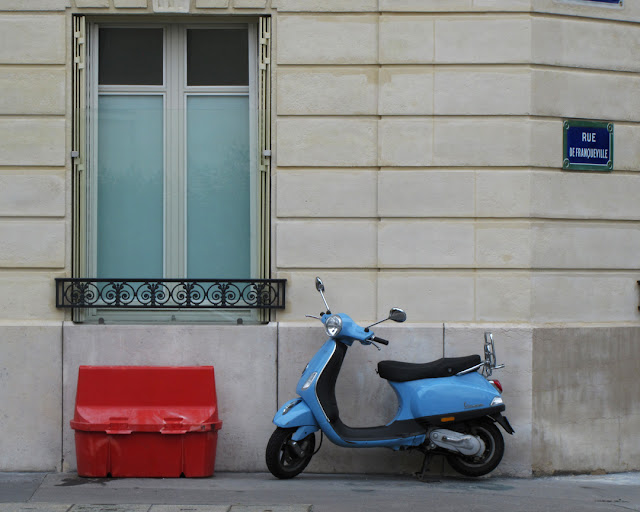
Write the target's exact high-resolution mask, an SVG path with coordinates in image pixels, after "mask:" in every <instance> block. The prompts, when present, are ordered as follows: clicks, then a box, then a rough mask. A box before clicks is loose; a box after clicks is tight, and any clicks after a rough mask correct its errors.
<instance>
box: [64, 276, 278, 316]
mask: <svg viewBox="0 0 640 512" xmlns="http://www.w3.org/2000/svg"><path fill="white" fill-rule="evenodd" d="M286 281H287V280H286V279H84V278H56V307H57V308H99V309H103V308H111V309H114V308H124V309H247V308H252V309H283V308H284V306H285V283H286Z"/></svg>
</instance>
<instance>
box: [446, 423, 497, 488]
mask: <svg viewBox="0 0 640 512" xmlns="http://www.w3.org/2000/svg"><path fill="white" fill-rule="evenodd" d="M464 433H465V434H471V435H473V436H478V437H479V438H480V439H482V441H483V443H484V446H485V448H484V451H483V452H482V453H481V454H480V455H478V456H466V455H462V454H459V453H458V454H453V453H452V454H449V455H447V462H448V463H449V465H450V466H451V467H452V468H453V469H455V470H456V471H457V472H458V473H461V474H463V475H465V476H482V475H486V474H487V473H490V472H491V471H493V470H494V469H495V468H496V467H498V464H500V461H501V460H502V456H503V455H504V439H503V438H502V434H501V433H500V430H498V427H496V426H495V424H494V423H493V422H491V421H489V420H480V421H476V422H473V423H470V424H468V426H467V428H465V429H464Z"/></svg>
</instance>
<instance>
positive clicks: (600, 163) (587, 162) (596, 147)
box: [562, 119, 613, 171]
mask: <svg viewBox="0 0 640 512" xmlns="http://www.w3.org/2000/svg"><path fill="white" fill-rule="evenodd" d="M562 132H563V135H564V137H563V156H562V168H563V169H572V170H578V171H611V170H612V169H613V123H608V122H606V121H583V120H576V119H572V120H567V121H565V122H564V125H563V130H562Z"/></svg>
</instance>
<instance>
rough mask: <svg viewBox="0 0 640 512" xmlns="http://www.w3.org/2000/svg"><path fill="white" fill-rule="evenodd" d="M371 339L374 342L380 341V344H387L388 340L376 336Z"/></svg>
mask: <svg viewBox="0 0 640 512" xmlns="http://www.w3.org/2000/svg"><path fill="white" fill-rule="evenodd" d="M371 341H373V342H374V343H380V345H388V344H389V341H388V340H385V339H383V338H378V337H377V336H374V337H372V338H371Z"/></svg>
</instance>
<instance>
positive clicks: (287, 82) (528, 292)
mask: <svg viewBox="0 0 640 512" xmlns="http://www.w3.org/2000/svg"><path fill="white" fill-rule="evenodd" d="M374 4H375V2H342V3H341V5H342V8H341V9H340V11H343V12H336V11H337V10H338V9H336V8H335V7H334V6H327V5H325V4H324V3H321V2H310V1H309V2H294V1H281V2H279V3H278V17H277V20H276V21H277V25H276V29H275V33H276V43H277V47H276V52H275V55H276V73H275V79H276V88H275V91H276V97H275V111H276V113H277V116H276V122H277V133H276V137H275V142H276V163H277V171H276V173H275V188H276V194H275V198H276V201H275V215H276V219H275V229H274V231H275V237H274V240H275V248H274V254H275V264H276V267H277V270H278V274H279V276H281V277H287V278H288V279H289V290H290V291H291V294H290V295H289V296H290V298H291V301H290V303H289V304H288V307H287V309H286V311H285V312H284V313H281V314H280V315H279V319H280V320H283V321H294V320H298V319H301V318H302V317H303V315H304V313H306V312H307V311H304V310H303V308H305V307H308V306H307V303H306V301H299V300H298V298H299V297H300V296H301V295H302V294H303V293H304V292H303V289H304V287H307V288H308V289H310V287H311V284H310V283H311V280H310V276H311V275H312V274H313V273H320V274H323V275H326V276H328V278H329V283H328V284H330V285H331V287H332V290H333V294H332V295H335V296H337V297H338V299H337V300H341V299H340V297H341V296H344V294H345V293H347V289H351V290H352V286H353V284H354V279H355V277H354V276H356V275H359V278H358V279H357V283H356V284H357V286H359V287H360V288H359V290H358V292H357V293H356V292H354V291H353V290H352V292H351V294H352V296H353V295H360V296H364V295H365V294H371V293H373V294H374V296H373V297H370V295H369V296H368V297H367V298H365V299H363V300H361V301H359V304H358V306H357V308H358V309H357V312H358V314H359V315H362V318H363V319H367V320H369V319H375V318H379V317H381V316H383V315H384V313H385V312H386V310H387V309H388V307H389V305H390V304H399V305H402V306H403V307H405V308H406V309H407V311H408V314H409V318H410V320H411V321H414V322H433V321H444V322H446V321H456V322H460V321H463V322H532V323H546V322H637V321H639V320H640V315H639V314H638V310H637V302H638V290H637V285H636V280H637V276H636V274H634V272H636V271H637V270H638V268H639V267H640V263H639V262H640V260H639V259H638V257H637V255H638V254H639V251H638V249H640V237H639V235H638V233H640V229H639V228H640V226H639V224H638V220H640V219H639V218H638V213H639V210H638V201H637V200H636V198H637V197H638V192H639V190H640V175H638V174H637V173H638V171H640V153H639V152H638V151H639V150H638V147H639V146H638V144H637V140H638V137H640V124H639V123H638V121H640V108H638V107H640V105H638V95H637V94H636V91H637V86H638V85H639V82H638V81H639V80H640V78H639V75H638V59H637V48H638V39H639V38H640V25H639V24H638V23H637V21H638V20H637V14H638V13H636V10H637V9H636V7H634V6H631V5H625V7H624V8H623V9H619V8H611V7H608V6H605V7H594V6H585V5H582V4H575V3H573V4H572V3H565V4H562V3H560V2H553V4H552V5H551V2H497V1H494V2H489V1H484V2H482V1H471V0H467V1H458V2H425V1H422V0H421V1H409V0H406V1H402V2H383V3H381V4H380V5H379V6H377V7H376V5H374ZM382 4H384V5H382ZM627 4H629V2H627ZM347 6H350V8H348V7H347ZM479 12H483V13H484V15H483V16H478V15H477V14H478V13H479ZM595 18H601V19H595ZM612 19H616V20H619V19H624V20H625V21H626V22H627V23H612V21H611V20H612ZM567 118H586V119H600V120H607V121H612V122H614V124H615V143H614V146H615V152H614V155H615V167H614V172H612V173H607V174H602V173H585V172H567V171H562V170H561V160H562V122H563V120H564V119H567ZM334 276H335V278H334ZM343 277H344V280H343V279H342V278H343Z"/></svg>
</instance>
